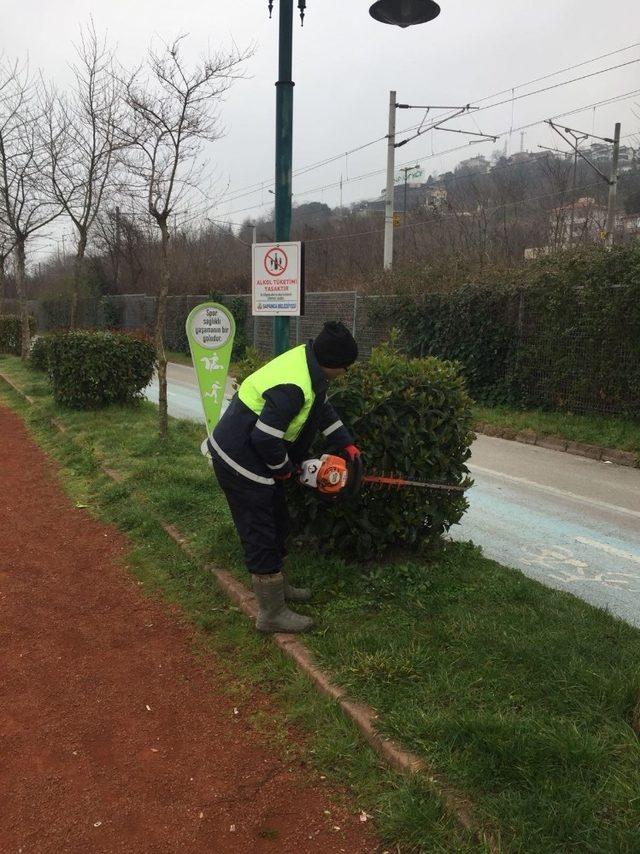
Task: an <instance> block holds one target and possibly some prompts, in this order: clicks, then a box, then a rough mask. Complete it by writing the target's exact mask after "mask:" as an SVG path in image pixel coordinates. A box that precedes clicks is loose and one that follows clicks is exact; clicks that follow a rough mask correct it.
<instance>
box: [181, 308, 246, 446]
mask: <svg viewBox="0 0 640 854" xmlns="http://www.w3.org/2000/svg"><path fill="white" fill-rule="evenodd" d="M186 326H187V338H188V340H189V348H190V350H191V359H192V361H193V366H194V368H195V371H196V377H197V378H198V387H199V389H200V397H201V399H202V408H203V410H204V417H205V420H206V422H207V431H208V432H209V433H211V431H212V430H213V429H214V427H215V426H216V424H217V423H218V421H219V420H220V412H221V410H222V401H223V400H224V392H225V389H226V386H227V374H228V373H229V362H230V361H231V351H232V349H233V339H234V337H235V334H236V324H235V321H234V319H233V315H232V314H231V312H230V311H229V310H228V309H227V308H225V307H224V306H223V305H220V304H219V303H217V302H203V303H200V305H197V306H196V307H195V308H194V309H193V310H192V311H191V312H189V316H188V317H187V324H186Z"/></svg>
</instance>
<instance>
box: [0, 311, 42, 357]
mask: <svg viewBox="0 0 640 854" xmlns="http://www.w3.org/2000/svg"><path fill="white" fill-rule="evenodd" d="M35 330H36V321H35V318H34V317H30V318H29V334H30V335H33V333H34V332H35ZM0 353H11V354H13V355H14V356H20V355H21V353H22V325H21V323H20V316H19V315H17V314H0Z"/></svg>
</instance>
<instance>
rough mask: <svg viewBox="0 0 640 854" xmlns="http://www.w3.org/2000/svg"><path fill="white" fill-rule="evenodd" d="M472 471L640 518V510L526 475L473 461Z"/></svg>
mask: <svg viewBox="0 0 640 854" xmlns="http://www.w3.org/2000/svg"><path fill="white" fill-rule="evenodd" d="M469 468H470V470H471V473H472V474H473V472H474V471H475V472H478V473H479V474H487V475H490V476H491V477H496V478H498V479H500V480H506V481H508V482H509V483H518V484H521V485H523V486H530V487H533V489H538V490H540V492H546V493H547V494H548V495H555V496H557V497H559V498H568V499H570V500H572V501H579V502H581V503H582V504H588V505H589V506H590V507H597V508H598V509H600V510H610V511H612V512H614V513H621V514H622V515H623V516H631V517H632V518H634V519H640V511H638V510H629V508H628V507H620V505H618V504H608V503H607V502H606V501H597V500H596V499H595V498H585V496H584V495H577V494H576V493H575V492H569V491H567V490H564V489H556V488H555V487H553V486H546V485H545V484H542V483H536V482H535V481H534V480H527V479H526V478H524V477H515V476H514V475H511V474H504V473H503V472H501V471H495V470H494V469H486V468H483V467H482V466H476V465H473V463H471V464H470V465H469Z"/></svg>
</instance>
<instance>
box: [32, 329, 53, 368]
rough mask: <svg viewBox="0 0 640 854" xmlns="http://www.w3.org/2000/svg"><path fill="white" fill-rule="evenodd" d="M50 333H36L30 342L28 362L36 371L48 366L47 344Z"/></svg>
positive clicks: (49, 339)
mask: <svg viewBox="0 0 640 854" xmlns="http://www.w3.org/2000/svg"><path fill="white" fill-rule="evenodd" d="M50 343H51V335H37V336H36V337H35V338H34V339H33V341H32V342H31V350H30V351H29V364H30V365H31V367H32V368H33V369H34V370H36V371H46V370H48V368H49V344H50Z"/></svg>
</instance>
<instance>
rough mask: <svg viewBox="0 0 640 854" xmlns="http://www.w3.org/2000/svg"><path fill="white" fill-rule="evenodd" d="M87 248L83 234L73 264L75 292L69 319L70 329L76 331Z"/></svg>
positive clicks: (85, 236) (73, 292)
mask: <svg viewBox="0 0 640 854" xmlns="http://www.w3.org/2000/svg"><path fill="white" fill-rule="evenodd" d="M86 248H87V235H86V233H83V232H81V233H80V237H79V238H78V246H77V249H76V257H75V259H74V262H73V290H72V292H71V316H70V318H69V329H75V328H76V326H77V324H78V296H79V293H80V288H81V286H82V284H83V282H84V278H85V276H84V272H85V263H84V253H85V251H86Z"/></svg>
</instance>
